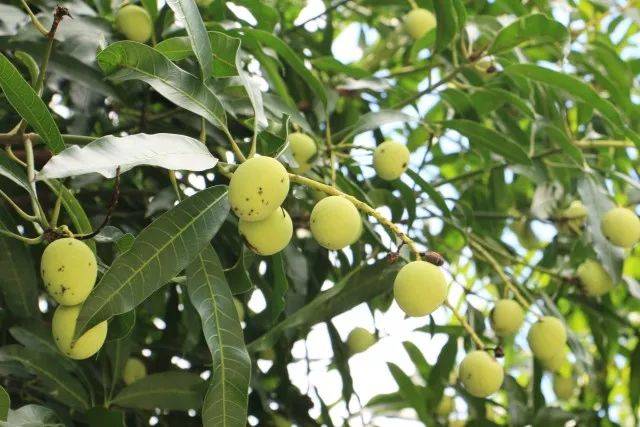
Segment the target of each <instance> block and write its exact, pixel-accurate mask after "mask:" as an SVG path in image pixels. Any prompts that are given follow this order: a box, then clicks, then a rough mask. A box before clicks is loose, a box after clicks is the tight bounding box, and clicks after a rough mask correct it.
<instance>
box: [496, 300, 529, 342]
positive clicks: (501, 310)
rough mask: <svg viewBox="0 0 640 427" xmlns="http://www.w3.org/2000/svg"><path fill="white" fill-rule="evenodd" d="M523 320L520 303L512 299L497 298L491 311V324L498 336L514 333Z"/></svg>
mask: <svg viewBox="0 0 640 427" xmlns="http://www.w3.org/2000/svg"><path fill="white" fill-rule="evenodd" d="M523 322H524V311H523V310H522V307H521V306H520V304H518V303H517V302H515V301H513V300H509V299H501V300H498V301H497V302H496V305H495V306H494V307H493V310H492V311H491V326H492V327H493V330H494V332H495V333H496V335H497V336H499V337H506V336H509V335H513V334H515V333H516V332H518V330H519V329H520V327H521V326H522V323H523Z"/></svg>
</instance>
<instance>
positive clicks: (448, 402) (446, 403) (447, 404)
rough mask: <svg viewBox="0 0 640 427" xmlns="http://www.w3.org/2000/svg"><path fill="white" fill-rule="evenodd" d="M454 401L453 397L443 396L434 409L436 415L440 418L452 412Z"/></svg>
mask: <svg viewBox="0 0 640 427" xmlns="http://www.w3.org/2000/svg"><path fill="white" fill-rule="evenodd" d="M453 407H454V401H453V397H451V396H447V395H444V396H442V399H440V403H438V406H437V407H436V415H439V416H441V417H446V416H447V415H449V414H450V413H451V412H453Z"/></svg>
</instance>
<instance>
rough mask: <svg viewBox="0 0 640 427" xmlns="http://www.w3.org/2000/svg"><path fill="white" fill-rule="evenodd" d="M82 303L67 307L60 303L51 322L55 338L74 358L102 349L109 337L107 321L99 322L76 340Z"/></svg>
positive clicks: (60, 347)
mask: <svg viewBox="0 0 640 427" xmlns="http://www.w3.org/2000/svg"><path fill="white" fill-rule="evenodd" d="M80 308H81V305H74V306H71V307H65V306H63V305H59V306H58V308H57V309H56V311H55V313H53V320H52V322H51V330H52V332H53V340H54V341H55V343H56V345H57V346H58V348H59V349H60V351H61V352H63V353H64V354H65V355H66V356H68V357H70V358H72V359H78V360H79V359H86V358H88V357H91V356H93V355H94V354H96V353H97V352H98V350H100V348H101V347H102V344H104V340H105V338H106V337H107V321H106V320H105V321H104V322H101V323H98V324H97V325H96V326H94V327H93V328H91V329H89V330H88V331H87V332H85V333H84V334H82V335H81V336H80V338H78V339H77V340H76V341H75V342H74V341H73V336H74V334H75V331H76V323H77V321H78V315H79V314H80Z"/></svg>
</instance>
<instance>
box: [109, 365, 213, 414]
mask: <svg viewBox="0 0 640 427" xmlns="http://www.w3.org/2000/svg"><path fill="white" fill-rule="evenodd" d="M203 396H204V381H203V380H202V379H201V378H200V376H199V375H198V374H194V373H191V372H182V371H167V372H160V373H157V374H151V375H148V376H146V377H144V378H141V379H139V380H138V381H136V382H134V383H132V384H130V385H128V386H127V387H125V388H123V389H122V390H121V391H120V393H118V394H117V395H116V397H114V398H113V400H112V401H111V403H113V404H114V405H116V406H121V407H124V408H135V409H154V408H160V409H166V410H176V411H186V410H188V409H195V408H198V407H199V406H200V402H202V398H203Z"/></svg>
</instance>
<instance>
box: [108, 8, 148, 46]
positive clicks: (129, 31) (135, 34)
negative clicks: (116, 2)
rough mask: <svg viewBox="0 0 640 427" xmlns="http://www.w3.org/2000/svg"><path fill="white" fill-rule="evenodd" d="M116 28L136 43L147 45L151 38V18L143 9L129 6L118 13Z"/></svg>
mask: <svg viewBox="0 0 640 427" xmlns="http://www.w3.org/2000/svg"><path fill="white" fill-rule="evenodd" d="M116 28H118V31H120V32H121V33H122V34H124V36H125V37H126V38H127V39H129V40H132V41H134V42H139V43H145V42H146V41H147V40H149V38H151V31H153V26H152V24H151V16H150V15H149V12H147V11H146V10H145V9H144V8H143V7H140V6H136V5H127V6H124V7H122V8H121V9H120V10H118V12H117V13H116Z"/></svg>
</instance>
